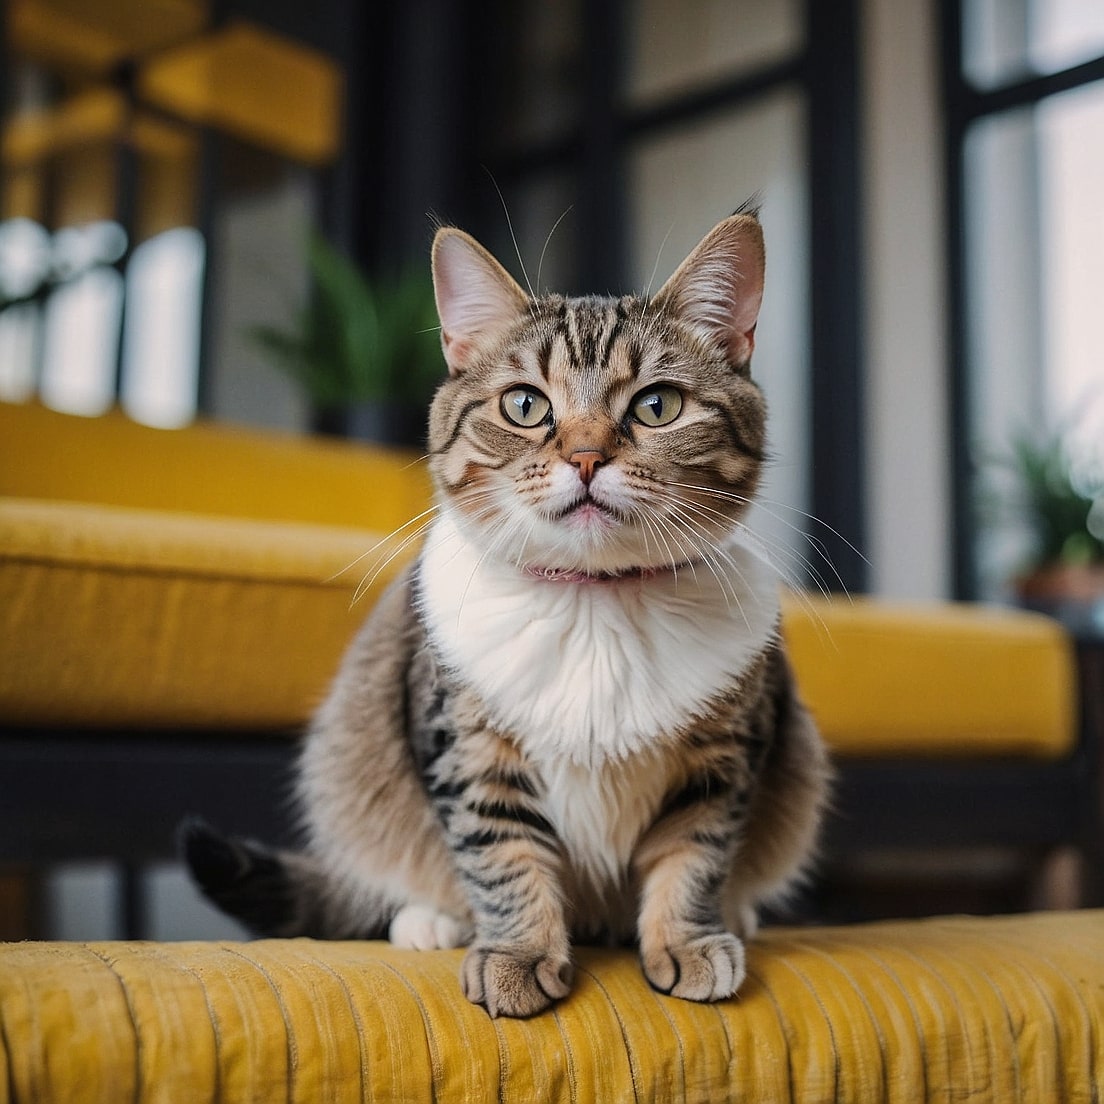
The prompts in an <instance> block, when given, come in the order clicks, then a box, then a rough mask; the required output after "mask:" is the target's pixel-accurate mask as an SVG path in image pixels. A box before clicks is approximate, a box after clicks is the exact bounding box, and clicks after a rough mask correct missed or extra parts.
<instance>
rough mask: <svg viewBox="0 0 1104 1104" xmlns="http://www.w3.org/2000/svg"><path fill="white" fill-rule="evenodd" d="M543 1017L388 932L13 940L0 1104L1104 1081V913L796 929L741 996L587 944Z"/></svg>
mask: <svg viewBox="0 0 1104 1104" xmlns="http://www.w3.org/2000/svg"><path fill="white" fill-rule="evenodd" d="M577 959H578V966H579V969H578V977H577V981H576V985H575V988H574V990H573V992H572V993H571V995H570V996H569V997H568V998H567V999H566V1000H565V1001H563V1002H562V1003H561V1004H559V1005H557V1006H556V1008H555V1009H554V1010H553V1011H550V1012H548V1013H545V1014H543V1015H540V1016H537V1017H535V1018H534V1019H532V1020H528V1021H523V1022H519V1021H508V1020H499V1021H492V1020H490V1019H489V1018H488V1017H487V1016H486V1015H485V1014H484V1013H483V1012H482V1011H481V1010H479V1009H478V1008H475V1007H473V1006H472V1005H470V1004H468V1002H467V1001H465V1000H464V999H463V997H462V996H461V994H460V988H459V984H458V982H457V977H456V975H457V967H458V963H459V961H460V952H416V951H400V950H396V949H395V948H392V947H390V946H388V945H386V944H379V943H317V942H313V941H309V940H292V941H279V940H272V941H261V942H256V943H249V944H240V943H208V944H205V943H180V944H152V943H100V944H65V943H53V944H47V943H26V944H7V945H2V946H0V1101H3V1102H5V1104H17V1102H18V1104H24V1102H27V1104H29V1102H31V1101H36V1102H37V1101H47V1100H49V1101H66V1102H70V1104H85V1102H87V1104H94V1102H95V1104H99V1102H103V1104H108V1102H110V1104H115V1102H117V1101H120V1100H126V1101H134V1102H136V1104H146V1102H151V1101H165V1102H178V1101H179V1102H183V1101H212V1102H217V1104H237V1102H239V1101H240V1102H246V1101H248V1102H251V1104H267V1102H269V1101H280V1102H283V1101H302V1102H304V1104H306V1102H311V1104H314V1102H319V1101H331V1102H335V1104H339V1102H344V1101H348V1102H353V1101H358V1102H359V1101H423V1100H424V1101H430V1100H433V1101H438V1102H441V1104H448V1102H452V1101H463V1102H470V1104H476V1102H481V1101H489V1102H498V1101H502V1102H506V1104H533V1102H537V1101H549V1102H557V1101H565V1102H566V1101H572V1102H575V1104H616V1102H619V1101H689V1102H701V1104H725V1102H728V1101H747V1102H755V1104H762V1102H769V1104H787V1102H801V1104H812V1102H816V1104H829V1102H844V1101H847V1102H878V1104H922V1102H929V1101H931V1102H934V1101H946V1100H969V1101H971V1102H972V1104H1011V1102H1021V1101H1022V1102H1025V1104H1031V1102H1038V1104H1052V1102H1054V1101H1065V1102H1067V1104H1089V1102H1090V1101H1097V1100H1100V1099H1102V1098H1104V914H1102V913H1099V912H1083V913H1067V914H1039V915H1035V916H1027V917H1004V918H998V919H981V920H979V919H967V918H954V919H940V920H934V921H920V922H913V923H891V924H874V925H868V926H859V927H851V928H837V929H831V928H827V929H798V930H785V929H779V930H776V931H773V932H768V933H766V934H765V935H764V936H763V937H762V938H761V939H760V940H759V941H757V942H756V943H755V944H753V945H752V947H751V949H750V954H749V976H748V979H747V981H746V982H745V984H744V986H743V988H742V990H741V992H740V995H739V996H738V997H737V998H736V999H734V1000H731V1001H725V1002H722V1003H719V1004H716V1005H694V1004H689V1003H686V1002H682V1001H678V1000H675V999H673V998H668V997H663V996H660V995H658V994H656V993H654V992H652V991H651V990H650V989H649V988H648V987H647V985H646V984H645V982H644V981H643V980H642V978H641V975H640V972H639V968H638V966H637V963H636V960H635V957H634V956H633V955H632V954H631V953H630V952H614V951H600V950H590V949H584V950H580V951H579V952H578V955H577Z"/></svg>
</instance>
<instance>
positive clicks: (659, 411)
mask: <svg viewBox="0 0 1104 1104" xmlns="http://www.w3.org/2000/svg"><path fill="white" fill-rule="evenodd" d="M644 405H645V406H646V407H647V408H648V409H649V410H650V411H651V412H652V417H653V418H654V419H655V420H656V421H657V422H658V421H659V420H660V419H661V418H662V417H663V396H662V395H649V396H648V397H647V398H646V399H645V400H644Z"/></svg>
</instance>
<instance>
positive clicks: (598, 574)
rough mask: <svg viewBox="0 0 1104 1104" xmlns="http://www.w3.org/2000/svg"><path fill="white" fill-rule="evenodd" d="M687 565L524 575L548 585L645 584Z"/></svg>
mask: <svg viewBox="0 0 1104 1104" xmlns="http://www.w3.org/2000/svg"><path fill="white" fill-rule="evenodd" d="M691 566H692V565H691V564H690V563H689V562H687V563H682V564H679V565H678V567H628V568H626V569H625V570H624V571H572V570H571V569H569V568H565V567H526V568H524V569H523V570H524V571H525V574H526V575H528V576H529V577H530V578H533V579H543V580H544V581H545V582H549V583H628V582H634V581H635V582H646V581H647V580H648V579H654V578H655V577H656V576H657V575H671V574H674V573H676V572H677V571H678V568H679V567H691Z"/></svg>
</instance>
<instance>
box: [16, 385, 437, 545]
mask: <svg viewBox="0 0 1104 1104" xmlns="http://www.w3.org/2000/svg"><path fill="white" fill-rule="evenodd" d="M5 495H13V496H17V497H20V498H44V499H61V500H66V501H71V502H99V503H103V504H104V505H108V506H135V507H145V508H149V509H153V510H174V511H175V510H179V511H183V512H186V513H195V514H215V515H220V516H229V517H234V518H262V519H267V520H271V521H294V522H319V523H321V524H323V525H339V526H346V527H350V526H351V527H354V528H366V529H377V530H381V531H383V532H390V531H391V530H392V529H395V528H397V527H398V526H400V525H403V524H405V523H406V522H407V521H409V520H410V519H411V518H412V517H414V516H415V515H416V514H419V513H421V511H422V510H424V509H425V508H426V506H427V505H428V503H429V498H430V490H429V478H428V475H427V473H426V470H425V465H424V464H423V463H420V462H418V457H417V455H416V454H414V453H406V452H399V451H394V450H387V449H381V448H372V447H370V446H367V445H359V444H353V443H351V442H345V441H342V442H339V441H330V440H325V439H322V438H305V437H296V436H291V435H288V434H279V433H272V432H267V433H261V432H254V431H248V430H245V429H241V428H238V427H231V426H226V425H216V424H211V423H203V422H200V423H198V424H196V425H192V426H189V427H188V428H187V429H151V428H150V427H148V426H142V425H138V424H137V423H135V422H132V421H131V420H130V419H128V418H127V417H125V416H124V415H123V414H121V413H119V412H118V411H113V412H111V413H109V414H105V415H104V416H103V417H100V418H77V417H74V416H72V415H69V414H58V413H56V412H55V411H52V410H48V409H46V408H45V407H43V406H38V405H36V404H26V405H21V404H15V403H0V496H5Z"/></svg>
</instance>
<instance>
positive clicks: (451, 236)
mask: <svg viewBox="0 0 1104 1104" xmlns="http://www.w3.org/2000/svg"><path fill="white" fill-rule="evenodd" d="M433 285H434V291H435V294H436V297H437V313H438V315H439V317H440V319H441V343H442V346H443V348H444V353H445V360H446V362H447V364H448V367H449V372H450V373H451V374H452V375H454V376H455V375H459V374H460V373H461V372H463V371H464V370H465V369H466V368H467V367H468V366H469V363H470V360H471V357H472V355H473V354H474V352H475V349H476V347H477V346H478V345H481V344H485V343H488V342H490V341H493V340H494V339H495V338H496V337H497V336H498V335H499V334H501V333H502V332H503V331H504V330H505V329H506V328H507V327H508V326H510V325H511V324H512V323H513V322H515V321H516V320H517V318H518V316H519V315H520V314H521V312H522V311H523V310H524V307H525V295H524V293H523V292H522V291H521V289H520V288H519V287H518V286H517V284H516V283H515V282H514V281H513V279H512V278H511V277H510V275H509V274H508V273H507V272H506V270H505V269H504V268H503V267H502V266H501V265H500V264H499V263H498V261H496V260H495V259H494V257H492V256H491V254H490V253H488V252H487V251H486V250H485V249H484V248H483V247H482V246H481V245H479V243H478V242H476V241H475V240H474V239H473V238H470V237H468V235H467V234H464V233H462V232H461V231H459V230H452V229H444V230H440V231H438V233H437V237H436V239H435V240H434V243H433Z"/></svg>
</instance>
